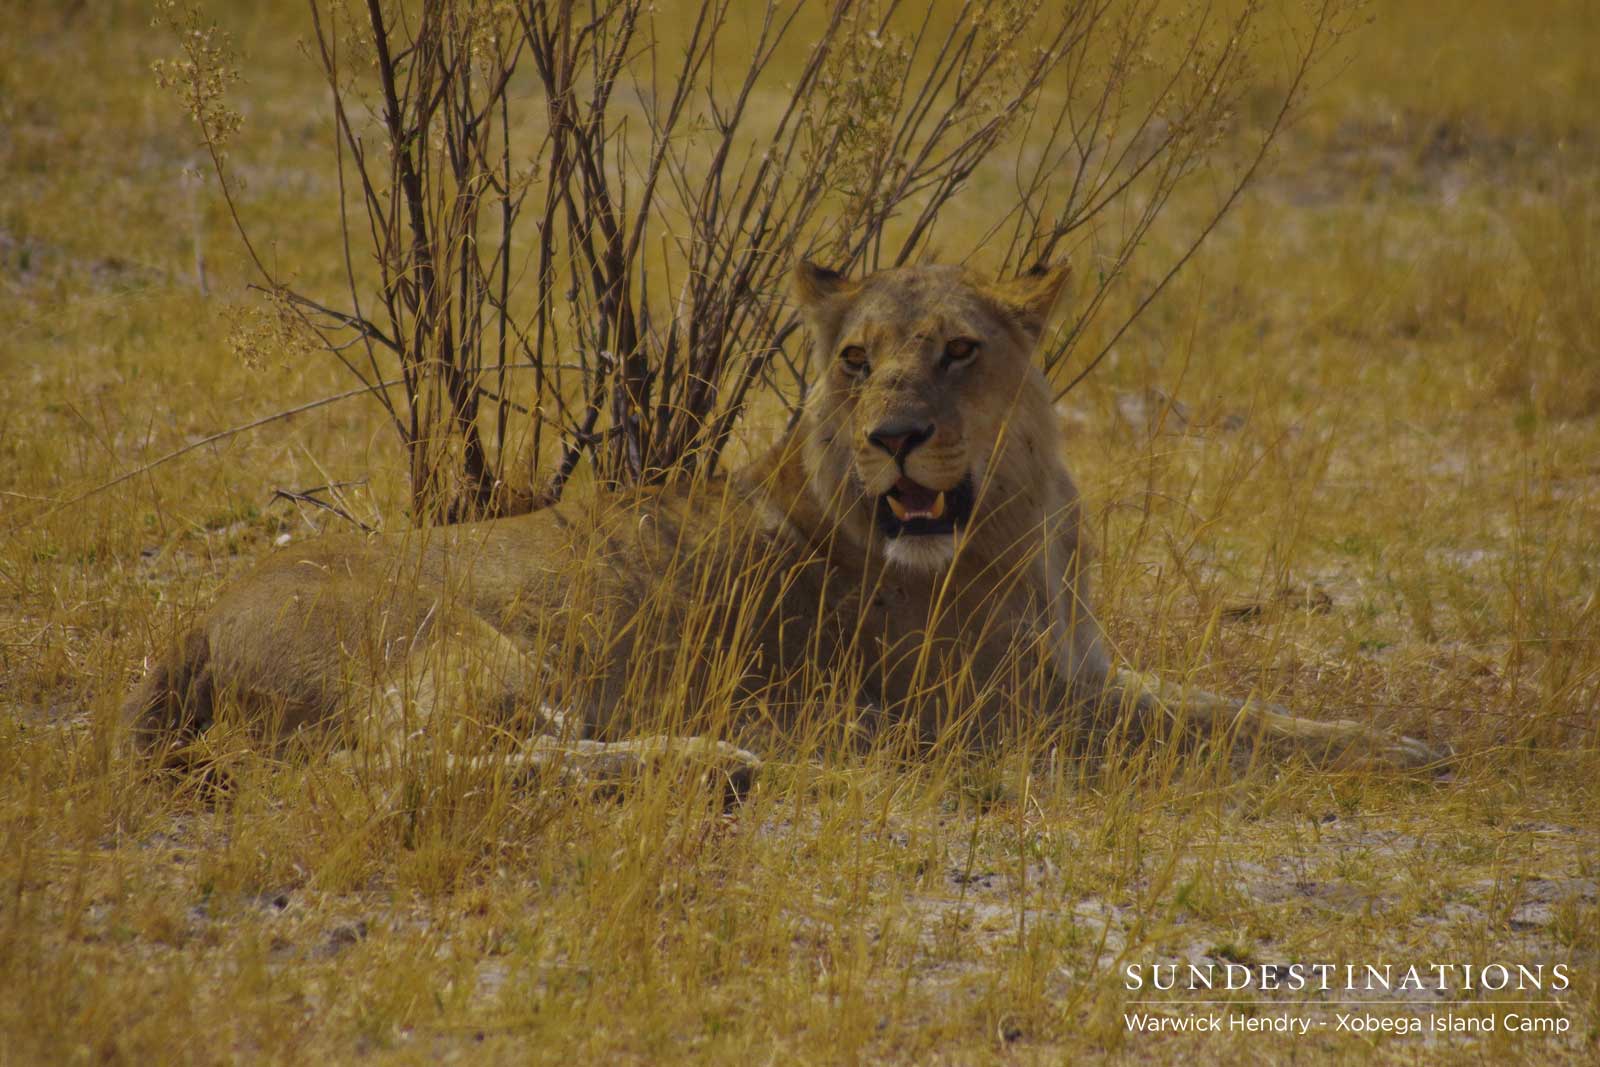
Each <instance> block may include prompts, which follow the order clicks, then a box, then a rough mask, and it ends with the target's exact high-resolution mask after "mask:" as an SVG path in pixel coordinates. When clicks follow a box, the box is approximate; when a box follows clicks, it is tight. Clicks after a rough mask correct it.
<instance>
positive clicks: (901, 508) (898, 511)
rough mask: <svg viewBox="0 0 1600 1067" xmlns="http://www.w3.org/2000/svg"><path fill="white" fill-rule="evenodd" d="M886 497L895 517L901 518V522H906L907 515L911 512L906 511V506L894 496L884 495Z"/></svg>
mask: <svg viewBox="0 0 1600 1067" xmlns="http://www.w3.org/2000/svg"><path fill="white" fill-rule="evenodd" d="M884 499H885V500H887V501H888V502H889V510H890V511H892V512H894V517H895V518H897V519H899V520H900V521H901V522H905V521H906V515H908V514H909V512H907V511H906V506H905V505H904V504H902V503H900V501H898V500H896V499H895V498H894V497H892V496H889V497H884Z"/></svg>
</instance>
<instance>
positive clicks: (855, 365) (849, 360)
mask: <svg viewBox="0 0 1600 1067" xmlns="http://www.w3.org/2000/svg"><path fill="white" fill-rule="evenodd" d="M839 361H840V362H841V363H843V364H844V368H845V370H847V371H849V372H850V373H851V374H865V373H866V372H867V370H868V366H867V350H866V349H865V348H862V347H861V346H860V345H850V346H849V347H847V348H845V350H844V351H842V352H840V353H839Z"/></svg>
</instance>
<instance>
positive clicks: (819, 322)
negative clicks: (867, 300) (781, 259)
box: [793, 259, 861, 335]
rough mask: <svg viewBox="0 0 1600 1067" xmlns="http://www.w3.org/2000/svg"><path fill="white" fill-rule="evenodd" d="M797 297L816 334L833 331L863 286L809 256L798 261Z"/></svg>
mask: <svg viewBox="0 0 1600 1067" xmlns="http://www.w3.org/2000/svg"><path fill="white" fill-rule="evenodd" d="M793 284H794V298H795V302H796V303H798V304H799V305H800V314H801V316H802V317H803V318H804V319H805V320H806V325H807V326H810V327H811V331H812V333H814V334H818V335H822V334H829V333H832V332H833V328H834V327H836V326H837V325H838V324H839V318H840V316H841V315H843V314H844V310H845V308H846V306H848V304H849V301H850V298H851V297H852V296H854V295H855V294H856V291H857V290H858V289H860V288H861V283H860V282H853V281H851V280H850V279H849V278H846V277H845V276H844V275H843V274H840V273H839V272H838V271H836V270H829V269H828V268H827V267H819V266H817V264H815V263H813V262H811V261H810V260H809V259H801V260H798V261H797V262H796V263H795V265H794V283H793Z"/></svg>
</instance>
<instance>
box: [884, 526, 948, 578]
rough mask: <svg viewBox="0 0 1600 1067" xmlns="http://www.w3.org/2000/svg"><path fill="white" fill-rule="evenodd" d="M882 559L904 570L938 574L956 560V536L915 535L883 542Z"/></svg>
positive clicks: (892, 538)
mask: <svg viewBox="0 0 1600 1067" xmlns="http://www.w3.org/2000/svg"><path fill="white" fill-rule="evenodd" d="M883 558H884V559H886V560H888V561H889V563H890V564H891V565H893V566H896V567H904V568H905V569H906V570H912V571H924V572H928V573H934V574H936V573H938V572H939V571H942V570H944V569H945V568H946V567H948V566H950V561H951V560H953V559H955V558H956V535H955V534H954V533H947V534H915V535H910V536H905V537H891V538H889V539H887V540H886V541H884V542H883Z"/></svg>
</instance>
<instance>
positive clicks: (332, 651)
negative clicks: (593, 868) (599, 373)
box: [124, 261, 1441, 790]
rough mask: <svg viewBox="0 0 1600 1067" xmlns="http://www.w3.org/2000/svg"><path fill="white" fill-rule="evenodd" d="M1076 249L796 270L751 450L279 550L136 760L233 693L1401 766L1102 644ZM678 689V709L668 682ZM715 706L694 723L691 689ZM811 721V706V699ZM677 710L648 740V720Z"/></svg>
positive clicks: (140, 695)
mask: <svg viewBox="0 0 1600 1067" xmlns="http://www.w3.org/2000/svg"><path fill="white" fill-rule="evenodd" d="M1068 276H1069V270H1068V268H1067V267H1066V266H1065V265H1059V266H1054V267H1052V266H1039V267H1036V268H1034V269H1033V270H1031V271H1029V272H1027V273H1025V274H1023V275H1022V276H1020V277H1017V278H1014V279H1010V280H1004V281H1002V280H992V279H989V278H986V277H983V276H980V275H978V274H977V273H975V272H974V271H972V270H969V269H967V268H965V267H962V266H950V265H919V266H908V267H899V268H895V269H890V270H884V271H881V272H877V273H873V274H871V275H869V276H866V277H862V278H859V279H854V280H852V279H850V278H847V277H845V276H844V275H842V274H840V273H837V272H834V271H831V270H828V269H826V268H823V267H819V266H816V265H814V264H812V263H810V262H806V261H802V262H800V263H799V264H798V265H797V266H796V268H795V270H794V277H793V291H794V296H795V299H796V302H797V304H798V306H799V310H800V314H801V317H802V318H803V320H804V323H805V325H806V327H807V329H808V331H809V335H810V337H811V341H812V344H813V351H814V357H815V364H814V365H815V366H816V367H817V368H819V372H818V378H817V381H816V382H815V384H814V386H813V388H812V391H811V393H810V395H809V397H808V399H807V401H806V404H805V405H804V407H803V409H802V412H801V414H800V416H799V418H798V419H797V421H796V422H795V423H794V425H793V426H792V427H791V428H790V429H789V430H788V431H787V432H786V433H785V434H783V436H782V437H781V438H780V440H778V441H777V442H776V443H775V444H774V445H773V446H772V447H771V448H770V449H769V450H768V451H767V452H766V453H765V455H764V456H763V457H762V458H761V459H759V460H758V461H756V462H755V463H753V464H752V465H751V466H750V467H749V469H747V470H745V471H743V472H741V473H740V474H738V475H736V476H734V477H731V478H728V479H725V480H723V481H721V482H720V483H709V484H705V485H701V486H700V487H699V489H698V491H683V490H673V489H666V490H658V491H653V492H643V491H641V492H637V493H633V494H622V495H618V496H609V497H608V496H607V495H606V494H603V493H598V492H597V493H596V494H595V496H594V497H593V499H591V500H590V501H588V502H587V503H586V502H583V501H566V502H562V503H560V504H557V505H555V506H552V507H549V508H546V509H542V510H539V511H535V512H532V513H530V514H526V515H521V516H517V517H511V518H501V519H495V520H489V521H486V522H481V523H477V524H468V525H461V526H455V527H447V528H443V529H435V530H429V531H410V532H407V533H405V534H401V535H368V536H359V535H353V534H352V535H341V536H326V537H322V538H319V539H315V540H313V541H310V542H307V543H305V544H303V545H295V546H290V547H288V548H285V549H283V550H281V551H279V552H277V553H276V554H274V555H273V556H271V557H270V558H268V559H267V560H266V561H265V562H263V563H262V564H261V565H260V566H259V567H258V568H257V569H256V570H255V571H254V572H253V573H250V574H249V575H247V576H246V577H244V578H242V579H240V580H238V581H236V582H234V583H233V584H231V585H230V586H227V587H226V588H224V589H223V591H222V592H221V594H220V595H219V596H218V598H217V599H216V602H215V603H214V604H213V605H212V607H211V608H210V609H209V611H207V612H206V613H205V614H204V615H203V617H201V618H200V619H199V620H198V622H197V623H196V624H195V625H194V626H193V627H192V628H191V629H190V630H189V632H188V633H187V634H186V635H185V636H183V637H182V638H181V639H179V640H178V641H177V642H175V645H174V647H173V648H172V649H171V650H169V652H168V653H167V654H166V655H165V656H164V657H163V658H161V659H160V660H159V661H158V663H157V664H156V665H155V666H154V667H153V668H152V669H151V670H149V671H148V673H147V675H146V677H145V678H144V681H143V682H142V684H140V686H139V687H138V688H137V689H136V691H135V692H134V693H133V694H132V695H131V697H130V698H129V699H128V701H127V703H126V705H125V712H124V714H125V717H126V720H127V721H128V723H129V724H130V726H131V729H132V732H133V735H134V736H135V737H136V738H137V739H138V742H139V746H140V748H141V749H143V750H144V751H146V752H159V753H165V754H167V755H169V756H170V755H171V754H172V753H175V752H180V751H183V750H184V746H186V745H189V744H191V743H192V742H194V741H195V739H196V738H197V737H198V736H199V735H200V734H201V733H202V732H203V731H205V730H206V728H207V727H209V726H210V725H211V724H212V723H213V721H215V720H216V719H217V718H218V716H219V715H221V714H223V709H232V710H231V712H230V713H231V714H236V715H238V716H239V717H240V718H241V720H242V721H244V722H246V723H247V724H248V725H249V727H250V728H251V730H252V731H253V734H254V735H255V736H259V737H261V738H262V739H263V740H264V742H265V743H268V744H272V745H282V744H284V743H287V742H289V741H291V740H292V739H295V738H304V737H311V736H327V735H328V733H329V728H330V727H331V728H332V733H333V735H334V736H335V737H336V738H337V739H338V745H339V746H340V747H344V748H349V747H352V746H357V747H364V748H365V749H366V750H368V751H369V753H376V754H378V755H379V756H382V757H385V758H395V757H396V755H397V753H399V752H400V751H401V750H402V749H403V748H404V747H405V746H406V745H407V744H410V743H412V742H413V741H414V740H415V739H416V738H419V737H424V738H428V739H431V740H432V741H434V742H437V741H438V739H439V738H441V737H445V736H449V735H450V732H451V731H453V730H456V729H458V727H459V725H460V724H461V723H463V722H468V723H474V724H483V723H490V724H493V725H494V727H495V729H497V730H498V731H499V735H500V736H504V735H505V734H507V733H510V734H511V735H513V738H514V742H515V743H514V745H513V746H512V751H510V752H500V753H499V754H498V756H497V757H496V758H497V759H509V760H512V761H513V762H514V763H515V764H516V765H517V766H520V767H527V768H546V767H549V766H552V765H556V766H559V767H561V768H562V769H563V771H562V773H563V774H565V773H573V774H577V775H579V776H590V775H597V776H605V775H607V774H611V773H616V772H618V771H619V769H626V768H633V769H637V768H638V765H639V764H641V763H646V762H649V761H652V760H656V759H682V758H690V759H694V760H700V761H702V762H704V763H708V764H709V765H710V766H711V767H713V768H715V769H716V770H718V772H719V773H722V774H724V775H726V776H727V781H728V782H729V783H730V786H731V788H734V789H736V790H742V789H743V788H746V787H748V783H749V782H750V781H751V780H752V779H753V777H754V775H755V773H756V771H757V770H758V769H759V767H760V759H759V758H758V757H757V756H755V755H754V754H752V752H750V751H748V750H747V749H745V748H741V747H737V745H736V744H735V743H734V742H736V741H738V742H748V739H749V738H751V737H754V736H757V735H761V736H769V735H771V734H773V733H775V732H776V733H781V732H782V731H783V730H784V729H786V728H792V727H793V726H794V725H795V724H796V722H797V721H799V720H800V719H802V718H803V716H802V715H801V709H804V708H811V709H813V712H814V711H815V709H817V708H819V707H823V708H826V709H829V710H828V714H830V715H832V716H833V717H834V718H835V719H837V723H835V724H831V725H837V726H838V728H839V729H840V730H841V731H842V732H844V733H847V734H849V735H850V736H852V737H859V738H867V739H870V738H872V737H875V736H879V735H882V734H884V733H885V732H892V731H899V732H900V733H902V734H904V735H906V736H908V737H909V738H911V739H912V740H913V741H916V742H917V743H932V742H936V741H940V740H949V739H952V738H953V739H954V740H955V742H956V743H958V744H963V745H967V744H975V745H986V744H995V743H1000V742H1002V741H1004V740H1005V739H1006V738H1015V737H1023V736H1030V735H1037V734H1039V733H1041V732H1043V731H1049V730H1052V729H1055V728H1058V727H1061V726H1063V725H1068V724H1072V723H1073V722H1075V721H1081V722H1085V723H1089V724H1091V725H1092V726H1093V727H1094V730H1095V731H1097V732H1098V733H1103V734H1115V735H1120V736H1125V737H1128V738H1132V739H1136V740H1137V739H1142V738H1146V737H1151V736H1159V737H1167V736H1172V735H1183V736H1189V735H1198V736H1199V737H1201V738H1210V739H1213V740H1215V741H1216V742H1217V743H1219V744H1225V745H1228V746H1234V745H1240V744H1242V743H1243V742H1250V743H1252V744H1257V743H1264V744H1266V745H1267V746H1269V747H1271V748H1274V749H1289V750H1293V751H1296V752H1299V753H1303V754H1305V755H1306V756H1308V757H1310V758H1311V759H1312V760H1314V761H1317V762H1320V763H1345V762H1359V763H1370V764H1379V765H1387V766H1395V767H1406V768H1410V767H1417V766H1422V765H1427V764H1432V763H1435V762H1436V761H1438V760H1439V759H1440V758H1441V754H1440V753H1439V752H1436V751H1435V750H1434V749H1432V748H1430V747H1429V746H1428V745H1425V744H1424V743H1422V742H1420V741H1417V740H1414V739H1411V738H1407V737H1400V736H1395V735H1392V734H1389V733H1386V732H1384V731H1382V730H1379V729H1375V728H1372V727H1369V726H1366V725H1363V724H1360V723H1357V722H1352V721H1335V722H1325V721H1314V720H1310V719H1306V718H1300V717H1296V716H1294V715H1291V714H1290V713H1288V712H1287V711H1285V710H1284V709H1283V708H1281V707H1277V706H1275V705H1272V704H1268V703H1264V702H1261V701H1259V700H1247V701H1241V700H1235V699H1231V698H1227V697H1223V696H1218V695H1215V694H1212V693H1207V692H1203V691H1200V690H1196V689H1193V688H1188V687H1182V686H1175V685H1171V684H1167V683H1163V682H1162V681H1161V680H1159V679H1157V678H1155V677H1154V676H1151V675H1148V674H1143V673H1140V672H1137V671H1134V670H1131V669H1129V668H1127V667H1122V666H1117V665H1115V664H1114V663H1113V661H1112V659H1111V657H1110V655H1109V654H1108V651H1107V642H1106V639H1105V637H1104V634H1103V632H1102V629H1101V626H1100V624H1099V622H1098V621H1097V619H1096V616H1095V614H1094V612H1093V610H1092V608H1091V606H1090V605H1091V602H1090V589H1089V569H1088V561H1089V549H1088V546H1087V544H1086V543H1085V540H1084V533H1083V531H1084V516H1083V508H1082V505H1081V503H1080V501H1079V496H1078V492H1077V489H1076V487H1075V485H1074V483H1073V480H1072V478H1071V477H1070V475H1069V474H1068V472H1067V469H1066V466H1065V455H1066V451H1067V449H1066V442H1065V439H1064V435H1063V431H1062V427H1061V420H1060V419H1059V417H1058V416H1057V414H1056V412H1055V410H1054V405H1053V397H1052V395H1051V391H1050V388H1049V386H1048V383H1047V380H1046V378H1045V376H1044V374H1043V372H1042V370H1041V369H1040V366H1039V360H1038V359H1037V352H1036V349H1037V346H1038V344H1039V342H1040V338H1041V335H1042V334H1043V332H1044V329H1045V327H1046V325H1047V323H1048V321H1049V318H1050V314H1051V312H1052V310H1053V309H1054V307H1055V305H1056V303H1057V301H1058V298H1059V297H1060V295H1061V293H1062V291H1063V289H1064V287H1065V284H1066V281H1067V278H1068ZM667 704H670V705H672V707H673V708H676V709H677V710H676V711H672V712H671V713H670V714H666V715H665V716H663V707H662V705H667ZM707 707H719V708H723V709H732V717H731V718H727V717H725V718H724V720H723V721H721V722H719V723H717V724H715V725H716V727H717V728H716V729H715V730H714V731H711V732H715V733H718V734H721V735H723V736H719V737H716V738H712V737H710V736H709V734H707V735H699V734H697V731H699V730H700V729H701V728H702V727H704V725H705V724H704V722H703V721H701V720H700V719H697V718H696V716H697V714H699V712H698V711H697V709H704V708H707ZM814 719H815V715H814V714H813V720H814ZM664 722H667V723H669V724H670V725H671V727H672V728H670V729H667V730H665V731H664V732H658V733H655V734H650V735H648V736H642V737H641V736H637V733H638V730H639V728H640V726H641V725H642V724H646V723H650V724H656V725H658V726H659V725H660V724H661V723H664Z"/></svg>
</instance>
